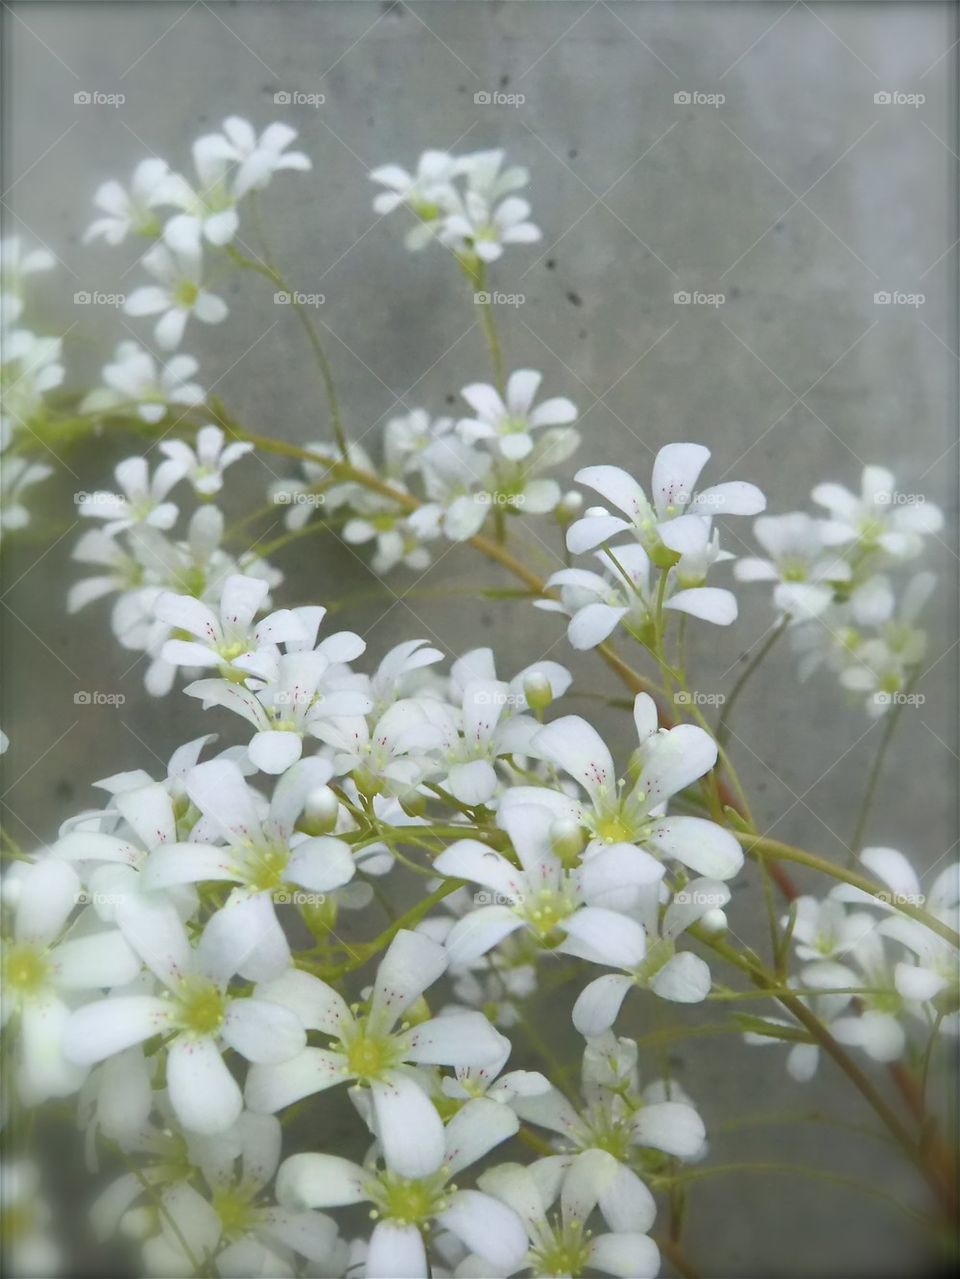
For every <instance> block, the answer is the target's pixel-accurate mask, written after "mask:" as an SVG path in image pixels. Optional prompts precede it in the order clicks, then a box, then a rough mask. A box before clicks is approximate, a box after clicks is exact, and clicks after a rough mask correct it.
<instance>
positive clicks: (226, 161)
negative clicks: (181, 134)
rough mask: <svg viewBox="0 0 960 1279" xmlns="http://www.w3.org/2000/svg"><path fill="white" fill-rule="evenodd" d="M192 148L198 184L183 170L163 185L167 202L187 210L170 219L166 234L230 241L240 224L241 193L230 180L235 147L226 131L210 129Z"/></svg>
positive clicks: (172, 175)
mask: <svg viewBox="0 0 960 1279" xmlns="http://www.w3.org/2000/svg"><path fill="white" fill-rule="evenodd" d="M192 152H193V167H194V168H195V169H196V173H197V186H196V188H194V187H193V186H191V184H190V183H189V182H188V181H187V179H186V178H184V177H183V176H181V175H180V174H179V173H171V174H170V175H169V176H168V178H167V180H166V182H165V183H164V184H163V186H162V188H161V190H162V196H163V203H164V204H172V205H173V206H174V207H175V208H178V209H182V210H183V213H181V214H179V215H178V216H177V217H175V218H174V219H173V220H172V222H168V223H167V225H166V227H165V228H164V238H168V239H169V238H170V237H172V238H173V239H178V240H179V239H180V238H182V237H184V236H187V237H194V236H195V237H196V238H197V239H198V240H199V238H200V236H201V235H202V236H203V237H204V238H205V239H206V240H208V241H209V242H210V243H211V244H213V245H217V246H218V247H219V246H222V245H224V244H229V243H230V241H231V240H232V239H233V237H234V236H235V235H236V233H237V227H238V226H239V225H240V219H239V217H238V215H237V210H236V204H237V200H238V198H239V197H238V194H237V192H236V191H235V190H233V188H232V187H231V185H230V182H229V175H230V173H231V171H232V169H233V164H234V154H235V153H234V148H233V146H232V144H231V143H230V142H229V141H228V140H227V138H225V137H224V136H223V134H220V133H207V134H204V135H203V137H200V138H197V139H196V141H195V142H194V143H193V147H192Z"/></svg>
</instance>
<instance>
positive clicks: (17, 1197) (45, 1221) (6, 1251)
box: [0, 1156, 63, 1279]
mask: <svg viewBox="0 0 960 1279" xmlns="http://www.w3.org/2000/svg"><path fill="white" fill-rule="evenodd" d="M39 1186H40V1173H39V1169H38V1168H37V1165H36V1164H35V1163H34V1162H33V1161H32V1160H30V1159H23V1158H21V1159H14V1158H11V1157H10V1156H6V1157H5V1158H4V1161H3V1163H2V1164H0V1213H2V1214H3V1222H4V1237H3V1268H4V1270H6V1271H7V1273H8V1274H12V1275H22V1276H24V1279H31V1277H32V1276H37V1279H42V1277H45V1279H49V1276H51V1275H57V1274H60V1273H61V1272H62V1266H63V1257H62V1255H61V1251H60V1248H59V1247H58V1246H57V1244H56V1243H55V1242H54V1239H53V1237H52V1235H53V1232H52V1231H51V1229H50V1226H51V1216H52V1214H51V1211H50V1205H49V1204H48V1203H47V1201H46V1199H45V1198H43V1197H42V1195H41V1194H40V1192H39Z"/></svg>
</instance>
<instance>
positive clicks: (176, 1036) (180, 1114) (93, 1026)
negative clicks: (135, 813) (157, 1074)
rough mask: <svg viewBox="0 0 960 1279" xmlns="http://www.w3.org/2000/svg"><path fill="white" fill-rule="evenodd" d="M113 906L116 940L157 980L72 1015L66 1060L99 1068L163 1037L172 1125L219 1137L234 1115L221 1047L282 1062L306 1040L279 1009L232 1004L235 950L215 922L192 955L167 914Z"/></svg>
mask: <svg viewBox="0 0 960 1279" xmlns="http://www.w3.org/2000/svg"><path fill="white" fill-rule="evenodd" d="M120 909H121V914H122V918H123V921H124V935H125V936H126V937H128V938H129V939H130V940H131V944H132V945H133V946H134V947H135V949H136V950H137V952H138V953H139V955H140V957H141V958H142V959H143V961H144V963H145V964H146V965H147V966H148V967H149V968H150V970H151V971H152V972H153V973H154V975H155V976H156V977H157V978H158V980H159V981H160V982H161V983H162V985H163V987H164V991H163V993H162V994H161V995H160V996H154V995H117V996H115V997H114V998H112V999H103V1000H98V1001H96V1002H94V1003H91V1004H87V1005H86V1006H85V1007H83V1008H80V1009H78V1010H77V1011H76V1012H75V1013H73V1014H72V1016H71V1018H70V1020H69V1022H68V1023H67V1027H66V1030H65V1033H64V1045H65V1052H66V1055H67V1057H68V1059H69V1060H71V1061H74V1062H77V1063H79V1064H81V1065H86V1066H89V1065H92V1064H93V1063H95V1062H98V1061H104V1060H105V1059H106V1058H108V1057H112V1056H113V1055H114V1054H115V1053H118V1052H123V1051H124V1050H125V1049H127V1048H130V1047H131V1046H133V1045H134V1044H139V1043H143V1042H144V1041H145V1040H147V1039H152V1038H153V1037H154V1036H155V1035H163V1036H165V1037H166V1038H167V1044H166V1079H167V1089H168V1091H169V1094H170V1101H171V1103H172V1105H173V1109H174V1111H175V1113H176V1116H177V1118H178V1120H179V1121H180V1123H182V1124H183V1126H184V1127H185V1128H189V1129H191V1130H192V1131H195V1132H201V1133H216V1132H223V1131H225V1130H226V1129H227V1128H229V1127H230V1126H231V1124H233V1123H235V1122H236V1120H237V1118H238V1117H239V1115H240V1112H241V1110H242V1109H243V1100H242V1097H241V1094H240V1088H239V1086H238V1085H237V1082H236V1080H235V1079H234V1078H233V1075H232V1074H231V1073H230V1071H229V1069H228V1068H227V1066H226V1065H225V1064H224V1062H223V1059H222V1057H221V1052H222V1049H223V1047H224V1046H226V1047H230V1048H233V1049H234V1051H236V1052H238V1053H239V1054H240V1055H241V1056H242V1057H246V1058H247V1060H248V1061H273V1062H279V1061H285V1060H287V1059H288V1058H290V1057H293V1056H295V1055H296V1053H298V1052H299V1051H300V1050H301V1048H302V1047H303V1044H304V1042H305V1040H306V1035H305V1033H304V1030H303V1027H302V1026H301V1024H300V1021H299V1019H298V1018H297V1016H296V1015H295V1014H294V1013H292V1012H291V1011H290V1010H289V1009H288V1008H284V1007H282V1006H281V1005H279V1004H276V1003H271V1002H269V1001H267V1000H265V999H262V998H258V997H256V996H252V997H249V998H235V997H232V996H231V995H230V993H229V990H228V983H229V981H230V978H231V977H232V976H233V974H234V973H235V972H236V970H237V966H238V960H239V961H240V962H241V963H242V958H241V956H242V955H243V953H244V950H245V946H244V945H243V941H242V935H241V945H239V946H238V944H237V938H236V937H235V936H230V935H229V934H226V933H225V930H224V929H223V928H222V926H221V925H220V923H219V920H220V917H221V915H222V914H223V912H221V913H220V914H219V915H214V916H213V917H212V919H211V921H210V922H209V923H208V924H207V926H206V928H205V930H204V933H203V935H202V937H201V940H200V942H199V944H198V946H197V948H196V949H193V948H192V947H191V946H190V942H189V941H188V939H187V934H186V932H185V930H184V927H183V925H182V924H181V922H180V920H179V918H178V916H177V914H176V912H175V911H174V909H173V907H172V906H170V905H168V904H167V903H166V902H164V901H162V899H160V900H156V901H149V900H148V899H147V898H145V897H131V898H129V899H127V900H126V901H125V902H124V903H123V905H122V907H121V908H120Z"/></svg>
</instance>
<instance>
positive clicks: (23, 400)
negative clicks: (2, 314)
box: [0, 329, 64, 448]
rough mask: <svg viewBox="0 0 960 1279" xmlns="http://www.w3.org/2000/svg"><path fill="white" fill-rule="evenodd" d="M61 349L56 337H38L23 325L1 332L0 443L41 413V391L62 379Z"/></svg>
mask: <svg viewBox="0 0 960 1279" xmlns="http://www.w3.org/2000/svg"><path fill="white" fill-rule="evenodd" d="M61 349H62V343H61V341H60V339H59V338H47V337H38V336H37V335H36V334H35V333H30V332H29V331H28V330H27V329H16V330H15V331H14V332H13V333H4V335H3V350H2V360H3V363H2V366H0V377H2V381H3V403H2V412H0V447H2V448H6V447H7V445H8V444H9V442H10V440H11V439H12V437H13V434H14V432H15V431H16V429H17V427H23V428H24V429H29V428H30V427H31V425H32V423H33V422H34V421H35V420H36V419H37V418H39V417H40V416H41V415H42V414H43V408H44V405H43V397H44V395H45V394H46V393H47V391H52V390H54V389H55V388H56V387H58V386H59V385H60V383H61V382H62V381H63V374H64V369H63V365H62V364H61V363H60V356H61Z"/></svg>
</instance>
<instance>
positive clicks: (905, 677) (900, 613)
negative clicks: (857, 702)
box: [840, 573, 937, 718]
mask: <svg viewBox="0 0 960 1279" xmlns="http://www.w3.org/2000/svg"><path fill="white" fill-rule="evenodd" d="M936 584H937V579H936V576H935V574H933V573H917V574H915V575H914V576H913V577H911V578H910V580H909V581H908V583H907V585H906V588H905V589H904V592H903V596H902V597H901V600H900V603H899V606H898V607H897V610H896V615H895V616H894V617H893V618H892V619H891V620H890V621H888V622H886V623H885V624H884V625H883V627H882V629H881V632H880V634H879V636H876V637H874V638H871V639H865V640H863V641H862V642H854V643H852V644H849V645H848V648H847V651H846V654H845V655H846V656H847V663H846V665H845V666H844V668H843V669H842V670H841V672H840V683H841V684H842V685H843V686H844V688H848V689H850V690H851V692H854V693H865V694H866V698H865V705H866V710H867V714H868V715H870V716H872V717H873V718H877V717H879V716H880V715H883V714H885V713H886V712H887V711H888V710H889V709H890V707H891V706H892V705H894V702H895V699H896V696H897V694H900V693H902V691H903V689H904V688H905V686H906V685H907V684H908V683H909V681H910V678H911V676H912V675H913V673H914V672H915V671H916V669H917V667H918V666H919V664H920V663H921V662H922V661H923V658H924V656H925V654H926V651H927V634H926V631H924V630H922V629H921V628H920V627H918V626H916V625H914V623H915V622H916V620H917V618H918V616H919V614H920V613H921V612H922V610H923V607H924V605H925V604H926V602H927V600H928V599H929V598H930V596H931V595H932V594H933V591H934V589H935V587H936Z"/></svg>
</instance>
